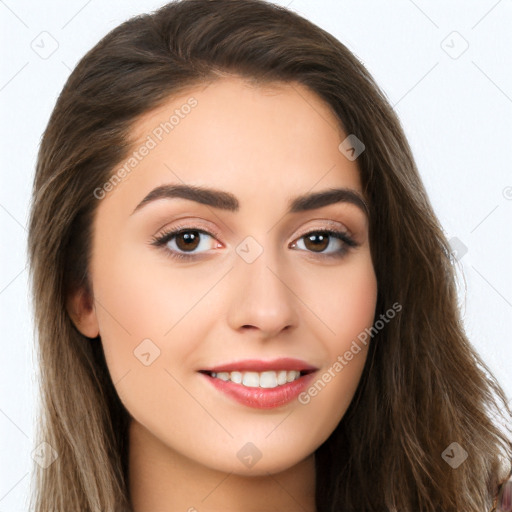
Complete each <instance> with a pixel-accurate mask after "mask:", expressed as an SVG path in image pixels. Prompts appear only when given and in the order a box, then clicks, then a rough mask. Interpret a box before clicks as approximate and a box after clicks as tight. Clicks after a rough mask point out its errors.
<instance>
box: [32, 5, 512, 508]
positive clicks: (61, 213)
mask: <svg viewBox="0 0 512 512" xmlns="http://www.w3.org/2000/svg"><path fill="white" fill-rule="evenodd" d="M29 255H30V263H31V277H32V289H33V294H34V304H35V317H36V322H37V326H38V332H39V358H40V365H41V393H42V395H41V396H42V404H41V423H40V426H39V441H40V442H46V443H48V446H51V448H52V449H53V450H55V453H56V454H58V457H57V458H56V459H55V462H54V463H52V464H49V465H47V467H46V468H41V467H36V480H35V485H36V492H35V494H34V504H35V509H36V510H37V511H39V510H41V511H42V510H55V511H60V510H63V511H64V510H87V511H125V510H126V511H128V510H130V511H134V512H146V511H148V512H149V511H151V512H156V511H164V510H173V511H174V510H189V511H193V510H198V511H207V510H216V509H221V508H222V509H223V510H238V511H243V510H290V511H291V510H293V511H295V510H305V511H317V512H323V511H338V510H344V511H362V510H368V511H370V510H374V511H376V510H386V511H412V510H417V511H439V510H443V511H460V510H464V511H474V512H477V511H478V512H480V511H482V510H489V509H490V508H491V506H494V507H498V506H499V507H501V509H502V510H505V509H506V507H507V506H508V505H507V500H509V499H510V494H509V493H510V485H512V484H509V483H507V484H506V485H504V482H505V481H506V479H507V476H508V473H509V472H510V460H511V458H512V439H511V437H510V429H509V427H508V426H507V425H508V424H509V421H510V415H511V411H510V409H509V407H508V405H507V399H506V396H505V394H504V392H503V390H502V389H501V388H500V386H499V384H498V383H497V382H496V381H495V379H494V377H493V376H492V374H491V372H490V371H489V369H488V368H487V367H486V365H485V364H484V362H483V361H482V360H481V358H480V357H479V355H478V354H477V353H476V352H475V351H474V349H473V348H472V346H471V345H470V343H469V341H468V340H467V338H466V336H465V334H464V331H463V326H462V321H461V319H460V314H459V311H458V309H457V296H456V289H455V284H454V270H453V261H452V256H451V251H450V248H449V245H448V243H447V241H446V239H445V237H444V235H443V232H442V229H441V227H440V225H439V223H438V221H437V219H436V217H435V215H434V213H433V210H432V207H431V205H430V203H429V200H428V198H427V196H426V193H425V189H424V187H423V185H422V182H421V179H420V177H419V175H418V172H417V169H416V166H415V163H414V160H413V157H412V154H411V151H410V148H409V146H408V144H407V141H406V139H405V136H404V134H403V131H402V129H401V127H400V123H399V121H398V119H397V117H396V115H395V113H394V112H393V110H392V108H391V107H390V105H389V104H388V102H387V101H386V99H385V98H384V96H383V94H382V93H381V92H380V90H379V88H378V86H377V85H376V84H375V82H374V81H373V79H372V77H371V76H370V75H369V73H368V72H367V71H366V69H365V68H364V67H363V65H362V64H361V63H360V62H359V61H358V60H357V59H356V58H355V57H354V56H353V55H352V54H351V53H350V52H349V51H348V50H347V48H346V47H345V46H343V45H342V44H341V43H340V42H339V41H337V40H336V39H335V38H333V37H332V36H331V35H329V34H327V33H326V32H324V31H323V30H321V29H319V28H318V27H316V26H315V25H313V24H312V23H310V22H308V21H307V20H305V19H303V18H301V17H299V16H298V15H296V14H294V13H292V12H290V11H287V10H286V9H284V8H280V7H276V6H274V5H272V4H268V3H265V2H262V1H259V0H239V1H236V2H233V1H230V0H185V1H182V2H174V3H170V4H168V5H166V6H164V7H162V8H161V9H160V10H159V11H157V12H155V13H154V14H151V15H142V16H138V17H135V18H133V19H131V20H129V21H127V22H126V23H123V24H122V25H121V26H119V27H117V28H116V29H114V30H113V31H112V32H111V33H109V34H108V35H107V36H106V37H105V38H103V40H102V41H100V42H99V43H98V44H97V45H96V46H95V47H94V48H93V49H92V50H91V51H90V52H89V53H88V54H87V55H86V56H85V57H84V58H83V59H82V61H81V62H80V63H79V64H78V66H77V67H76V69H75V70H74V71H73V73H72V74H71V76H70V77H69V79H68V82H67V83H66V85H65V87H64V89H63V91H62V93H61V95H60V97H59V99H58V101H57V104H56V106H55V109H54V112H53V114H52V116H51V119H50V121H49V124H48V127H47V129H46V131H45V134H44V137H43V140H42V144H41V149H40V153H39V157H38V163H37V170H36V176H35V181H34V191H33V205H32V211H31V220H30V232H29ZM497 418H498V419H501V420H502V421H503V422H504V427H498V423H499V421H496V419H497ZM499 491H501V492H499ZM498 498H499V499H500V500H501V503H498Z"/></svg>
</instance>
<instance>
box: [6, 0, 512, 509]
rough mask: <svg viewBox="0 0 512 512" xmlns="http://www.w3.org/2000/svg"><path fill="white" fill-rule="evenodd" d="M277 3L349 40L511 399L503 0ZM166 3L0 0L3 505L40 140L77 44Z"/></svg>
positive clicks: (511, 201) (511, 68)
mask: <svg viewBox="0 0 512 512" xmlns="http://www.w3.org/2000/svg"><path fill="white" fill-rule="evenodd" d="M276 3H279V4H280V5H283V6H286V5H288V6H289V8H290V9H292V10H295V11H296V12H298V13H299V14H301V15H303V16H304V17H306V18H308V19H310V20H311V21H313V22H314V23H316V24H317V25H319V26H321V27H322V28H324V29H326V30H327V31H329V32H330V33H332V34H333V35H334V36H336V37H337V38H338V39H339V40H340V41H341V42H343V43H344V44H345V45H347V46H348V48H349V49H350V50H352V51H353V52H354V53H355V54H356V55H357V56H358V57H359V59H360V60H361V61H362V62H363V63H364V64H365V65H366V67H367V68H368V69H369V71H370V72H371V73H372V74H373V76H374V77H375V79H376V80H377V82H378V83H379V85H380V86H381V87H382V89H383V90H384V91H385V93H386V95H387V97H388V98H389V101H390V102H391V104H392V105H394V107H395V109H396V111H397V112H398V115H399V117H400V119H401V121H402V124H403V127H404V129H405V132H406V135H407V137H408V139H409V141H410V144H411V146H412V148H413V152H414V154H415V157H416V160H417V163H418V167H419V169H420V172H421V175H422V177H423V180H424V183H425V186H426V188H427V191H428V193H429V195H430V198H431V201H432V204H433V206H434V208H435V211H436V213H437V215H438V216H439V218H440V220H441V223H442V224H443V226H444V228H445V231H446V233H447V236H448V238H450V239H452V238H453V237H456V238H457V239H458V240H460V243H462V244H463V245H464V246H465V247H466V248H467V253H465V254H464V255H463V256H462V257H461V258H460V301H461V307H462V311H463V313H464V322H465V326H466V329H467V333H468V335H469V337H470V340H471V341H472V343H473V344H474V346H475V347H476V348H477V350H478V351H479V353H480V354H481V355H482V357H483V358H484V361H485V362H486V363H487V364H488V365H489V366H490V368H491V369H492V371H493V372H494V373H495V375H496V377H497V378H498V380H499V381H500V383H501V384H502V386H503V387H504V389H505V391H506V392H507V394H508V397H509V398H512V369H511V368H512V342H511V336H510V330H511V327H512V322H511V319H512V315H511V313H512V275H511V272H510V262H511V261H512V230H511V228H510V225H511V221H512V170H511V169H512V166H511V164H512V55H511V51H512V30H511V26H512V2H510V1H509V0H500V1H496V0H481V1H478V2H476V1H462V0H460V1H451V2H446V1H442V0H436V1H427V0H415V1H412V0H397V1H394V2H381V1H378V0H371V1H369V0H364V1H356V0H338V1H336V0H315V1H313V0H292V1H291V2H290V0H281V1H279V2H276ZM162 4H163V2H159V1H150V0H140V1H134V0H130V1H123V2H121V0H111V1H110V2H100V1H99V0H89V1H87V0H71V1H70V0H68V1H64V0H60V1H57V0H46V1H45V2H35V1H29V0H21V1H16V0H4V1H2V0H0V20H1V22H0V25H1V28H0V37H1V41H0V42H1V51H2V59H1V64H0V66H1V67H0V105H1V112H0V114H1V116H0V119H1V120H2V123H1V128H0V144H1V150H2V151H1V153H0V158H1V167H0V177H1V182H0V183H1V186H0V230H1V234H2V239H1V243H0V251H1V252H0V264H1V267H0V312H1V318H0V322H1V324H0V332H1V338H0V339H1V352H0V358H1V359H0V364H1V368H0V390H1V391H0V392H1V395H0V461H1V467H0V512H15V511H22V510H27V504H26V503H27V501H26V497H27V494H28V490H29V476H30V475H29V471H30V467H31V458H30V457H31V452H32V450H33V448H34V446H33V435H34V430H33V424H34V421H35V418H34V400H35V386H34V380H35V372H36V368H35V367H34V356H33V346H34V341H33V331H32V329H33V323H32V318H31V309H30V305H29V304H30V302H29V296H28V282H27V276H28V270H27V267H26V236H27V229H26V227H27V221H28V207H29V197H30V192H31V186H32V179H33V173H34V165H35V159H36V152H37V148H38V144H39V140H40V137H41V134H42V132H43V131H44V128H45V126H46V123H47V121H48V118H49V116H50V113H51V110H52V109H53V106H54V104H55V101H56V99H57V96H58V94H59V92H60V90H61V89H62V87H63V85H64V83H65V81H66V79H67V77H68V75H69V73H70V71H71V69H72V68H73V67H74V66H75V65H76V63H77V62H78V60H79V59H80V58H81V57H82V56H83V55H84V54H85V52H86V51H87V50H89V49H90V48H91V47H92V46H94V45H95V44H96V42H97V41H98V40H99V39H100V38H101V37H102V36H103V35H105V34H106V33H107V32H108V31H110V30H111V29H112V28H114V27H115V26H117V25H118V24H119V23H121V22H122V21H124V20H126V19H127V18H128V17H130V16H132V15H135V14H139V13H142V12H148V11H151V10H154V9H156V8H158V7H160V6H161V5H162ZM454 31H455V32H457V34H453V32H454ZM44 32H46V33H44ZM42 33H43V34H42ZM52 45H53V46H54V47H56V50H55V52H54V53H53V54H51V55H50V56H47V55H44V52H45V51H46V52H49V51H50V50H52V49H53V47H52ZM57 45H58V47H57ZM466 45H468V47H467V49H465V47H466ZM464 49H465V51H463V50H464ZM35 50H37V51H38V52H39V53H43V55H42V56H43V57H47V58H42V57H41V56H40V55H38V53H37V52H36V51H35ZM460 243H459V247H462V246H461V245H460ZM464 283H465V284H464ZM465 286H466V288H467V289H466V290H464V287H465Z"/></svg>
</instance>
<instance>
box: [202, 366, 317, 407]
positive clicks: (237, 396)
mask: <svg viewBox="0 0 512 512" xmlns="http://www.w3.org/2000/svg"><path fill="white" fill-rule="evenodd" d="M315 373H316V372H312V373H308V374H307V375H303V376H301V377H299V378H298V379H297V380H294V381H293V382H288V383H287V384H283V385H282V386H277V387H275V388H260V387H257V388H250V387H247V386H243V385H242V384H235V383H234V382H231V381H224V380H221V379H217V378H216V377H211V376H210V375H208V374H206V373H201V375H203V376H204V377H205V378H206V379H208V381H209V382H210V383H211V384H212V385H213V386H215V387H216V388H217V389H218V390H219V391H222V392H223V393H225V394H226V395H228V396H229V397H231V398H233V399H234V400H236V401H237V402H239V403H241V404H243V405H246V406H248V407H253V408H255V409H274V408H276V407H280V406H283V405H286V404H288V403H290V402H291V401H292V400H294V399H295V398H297V396H298V395H300V393H302V392H303V391H304V390H305V389H306V388H307V387H308V386H309V384H310V382H311V380H312V379H313V377H314V375H315Z"/></svg>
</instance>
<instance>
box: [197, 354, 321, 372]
mask: <svg viewBox="0 0 512 512" xmlns="http://www.w3.org/2000/svg"><path fill="white" fill-rule="evenodd" d="M237 370H240V371H253V372H265V371H272V370H275V371H277V370H296V371H315V370H318V368H316V367H315V366H312V365H310V364H308V363H306V362H305V361H302V360H300V359H294V358H291V357H282V358H279V359H272V360H270V361H263V360H261V359H244V360H242V361H234V362H232V363H226V364H219V365H216V366H212V367H210V368H203V370H202V371H206V372H215V373H219V372H228V373H229V372H234V371H237Z"/></svg>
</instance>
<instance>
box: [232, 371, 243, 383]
mask: <svg viewBox="0 0 512 512" xmlns="http://www.w3.org/2000/svg"><path fill="white" fill-rule="evenodd" d="M231 382H234V383H235V384H242V374H241V373H240V372H231Z"/></svg>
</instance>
